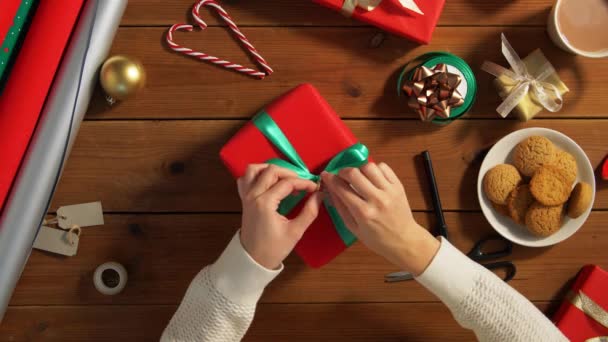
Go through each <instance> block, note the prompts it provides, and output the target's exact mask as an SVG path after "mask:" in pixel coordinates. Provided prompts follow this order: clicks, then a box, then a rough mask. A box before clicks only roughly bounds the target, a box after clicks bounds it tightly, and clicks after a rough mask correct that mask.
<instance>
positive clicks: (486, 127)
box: [52, 120, 608, 212]
mask: <svg viewBox="0 0 608 342" xmlns="http://www.w3.org/2000/svg"><path fill="white" fill-rule="evenodd" d="M244 124H245V121H242V120H221V121H220V120H194V121H193V120H186V121H183V120H179V121H175V120H167V121H109V122H105V121H95V122H91V121H89V122H85V123H84V124H83V125H82V128H81V130H80V134H79V136H78V141H77V142H76V145H75V147H74V150H73V151H72V154H71V157H70V160H69V161H68V163H67V168H66V170H65V175H64V177H63V179H62V180H61V183H60V186H59V188H58V192H57V195H56V196H55V199H54V201H53V205H52V208H56V207H57V206H60V205H66V204H71V203H81V202H86V201H95V200H101V201H102V202H103V206H104V209H105V210H106V211H115V212H133V211H134V212H151V211H152V212H226V211H228V212H235V211H239V210H240V202H239V199H238V196H237V193H236V191H235V189H236V188H235V181H234V180H233V179H232V178H231V176H230V174H229V173H228V171H227V170H226V168H225V167H224V165H223V164H222V163H221V161H220V159H219V155H218V154H219V150H220V148H221V146H222V145H223V144H224V143H225V142H226V141H227V140H228V139H229V138H230V137H231V136H232V135H233V134H234V133H235V132H236V131H237V130H238V129H239V128H240V127H242V126H243V125H244ZM346 124H347V125H348V126H349V127H350V128H351V129H352V130H353V132H354V133H355V135H356V136H357V137H358V138H359V139H360V141H361V142H363V143H364V144H366V145H367V146H368V147H369V149H370V151H371V154H372V156H373V157H374V160H376V161H384V162H386V163H388V164H389V165H391V166H392V167H393V168H394V169H395V172H396V173H397V175H398V176H399V177H400V178H401V180H402V181H403V183H404V184H405V188H406V190H407V192H408V195H409V199H410V204H411V205H412V207H413V208H414V209H416V210H429V209H431V202H430V194H429V187H428V183H427V178H426V175H425V171H424V168H423V163H422V161H421V160H420V159H419V158H417V156H418V155H419V154H420V153H421V152H422V151H423V150H429V151H430V152H431V154H432V156H433V163H434V165H435V172H436V176H437V182H438V185H439V190H440V193H441V199H442V201H443V205H444V209H446V210H477V209H479V203H478V200H477V192H476V184H477V174H478V171H479V167H480V165H481V160H482V157H483V151H484V149H486V148H487V147H489V146H491V145H492V144H493V143H494V142H496V141H497V140H498V139H500V138H501V137H503V136H504V135H506V134H508V133H510V132H512V131H514V130H517V129H520V128H524V127H532V126H540V127H547V128H552V129H556V130H559V131H561V132H563V133H564V134H566V135H568V136H570V137H572V138H573V139H575V140H576V141H577V142H578V143H579V144H580V145H581V146H582V148H583V149H584V150H585V152H586V153H587V155H588V156H589V158H590V160H591V164H592V166H593V167H597V166H598V165H599V164H600V163H601V161H602V159H603V158H604V156H605V153H606V150H605V147H606V146H607V145H608V135H606V134H604V132H606V131H607V130H608V121H606V120H534V121H532V122H530V123H528V124H522V123H519V122H517V121H508V122H505V121H500V120H468V121H467V120H460V121H457V122H455V123H453V124H451V125H449V126H446V127H439V126H435V125H429V124H426V123H423V122H420V121H406V120H347V121H346ZM260 162H263V161H260ZM595 208H597V209H606V208H608V191H606V189H605V186H604V185H602V184H601V183H600V187H599V188H598V192H597V198H596V201H595Z"/></svg>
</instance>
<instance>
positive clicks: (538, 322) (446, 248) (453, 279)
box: [416, 239, 568, 342]
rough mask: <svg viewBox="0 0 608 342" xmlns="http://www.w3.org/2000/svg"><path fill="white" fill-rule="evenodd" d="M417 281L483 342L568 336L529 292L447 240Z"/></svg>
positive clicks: (539, 339) (537, 339) (550, 338)
mask: <svg viewBox="0 0 608 342" xmlns="http://www.w3.org/2000/svg"><path fill="white" fill-rule="evenodd" d="M416 280H418V282H419V283H421V284H422V285H424V286H425V287H426V288H427V289H428V290H429V291H431V292H433V293H434V294H435V295H436V296H437V297H439V299H441V301H442V302H443V303H445V304H446V305H447V307H448V308H449V309H450V311H451V312H452V315H454V318H455V319H456V321H457V322H458V323H459V324H460V325H461V326H463V327H464V328H467V329H471V330H473V332H474V333H475V335H476V336H477V338H478V339H479V340H480V341H513V342H515V341H526V342H527V341H551V342H554V341H568V339H566V337H565V336H564V335H563V334H562V333H561V332H560V331H559V330H558V329H557V328H556V327H555V325H553V324H552V323H551V321H550V320H549V319H547V317H545V315H543V313H542V312H540V311H539V310H538V309H537V308H536V307H535V306H534V305H533V304H532V303H531V302H530V301H528V300H527V299H526V298H525V297H524V296H522V295H521V294H520V293H518V292H517V291H515V290H514V289H513V288H511V287H510V286H509V285H507V284H506V283H505V282H504V281H503V280H502V279H500V278H498V277H497V276H496V275H495V274H494V273H492V272H490V271H488V270H487V269H485V268H484V267H483V266H481V265H479V264H477V263H476V262H474V261H472V260H471V259H469V258H468V257H467V256H466V255H464V254H462V253H461V252H460V251H458V249H456V248H455V247H454V246H452V245H451V244H450V243H449V242H448V241H447V240H445V239H442V241H441V247H440V248H439V251H438V252H437V255H435V257H434V259H433V261H432V262H431V264H430V265H429V266H428V267H427V269H426V270H425V271H424V272H423V273H422V274H421V275H420V276H419V277H417V278H416Z"/></svg>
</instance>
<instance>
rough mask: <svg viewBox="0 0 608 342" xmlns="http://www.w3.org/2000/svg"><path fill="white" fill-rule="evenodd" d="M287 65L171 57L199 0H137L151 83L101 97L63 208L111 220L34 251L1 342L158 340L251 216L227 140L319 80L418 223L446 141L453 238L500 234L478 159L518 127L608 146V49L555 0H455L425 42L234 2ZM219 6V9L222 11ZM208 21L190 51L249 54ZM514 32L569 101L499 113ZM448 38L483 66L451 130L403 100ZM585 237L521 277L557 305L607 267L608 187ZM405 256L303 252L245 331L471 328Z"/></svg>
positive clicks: (528, 264) (233, 10)
mask: <svg viewBox="0 0 608 342" xmlns="http://www.w3.org/2000/svg"><path fill="white" fill-rule="evenodd" d="M224 3H225V7H226V8H227V10H228V11H229V12H230V14H231V15H232V16H233V17H234V19H235V20H236V21H237V23H238V24H240V25H241V27H242V28H243V30H244V32H245V33H246V34H247V35H248V36H249V38H250V39H251V40H252V41H253V42H254V43H255V45H256V47H258V48H259V50H260V51H261V52H262V53H263V55H264V56H265V57H266V58H267V60H268V61H269V62H270V63H271V65H272V66H273V67H274V69H275V70H276V73H275V74H274V75H272V76H271V77H270V78H268V79H266V80H264V81H256V80H253V79H250V78H246V77H244V76H241V75H237V74H236V73H231V72H227V71H224V70H221V69H219V68H215V67H212V66H209V65H206V64H203V63H201V62H198V61H196V60H193V59H190V58H185V57H182V56H180V55H177V54H175V53H171V52H170V51H168V49H167V48H166V47H165V46H164V44H163V41H164V33H165V31H166V29H167V27H168V26H169V25H170V24H172V23H175V22H182V21H184V20H187V19H186V18H185V17H186V14H187V13H188V12H189V8H190V6H191V5H192V0H175V1H159V0H156V1H151V0H150V1H145V0H131V1H130V3H129V6H128V9H127V13H126V14H125V16H124V19H123V21H122V27H121V28H120V30H119V31H118V35H117V37H116V40H115V42H114V47H113V49H112V51H113V53H121V54H129V55H133V56H137V57H139V58H141V59H142V60H143V62H144V64H145V65H146V69H147V71H148V75H149V78H148V85H147V87H146V89H144V90H143V91H142V92H141V93H140V94H139V95H138V96H137V98H135V99H132V100H128V101H125V102H124V103H121V104H119V105H116V106H114V107H112V108H109V107H107V106H106V105H105V104H104V103H103V100H102V98H101V95H100V94H96V96H95V98H94V100H93V104H92V106H91V109H90V110H89V113H88V115H87V120H86V121H85V122H84V123H83V124H82V128H81V130H80V133H79V136H78V141H77V142H76V145H75V147H74V150H73V152H72V154H71V157H70V159H69V162H68V164H67V168H66V170H65V173H64V175H63V178H62V180H61V184H60V186H59V189H58V191H57V194H56V196H55V199H54V201H53V204H52V208H51V209H52V210H55V209H56V208H57V207H58V206H60V205H66V204H74V203H82V202H87V201H96V200H101V201H102V203H103V207H104V210H105V219H106V224H105V226H103V227H97V228H90V229H85V230H84V234H83V237H82V239H81V241H80V250H79V252H78V255H77V256H75V257H72V258H62V257H57V256H55V255H50V254H45V253H42V252H39V251H34V252H33V253H32V256H31V257H30V260H29V262H28V264H27V267H26V268H25V271H24V272H23V276H22V277H21V280H20V282H19V285H18V287H17V289H16V290H15V293H14V295H13V298H12V302H11V306H10V308H9V310H8V312H7V314H6V317H5V319H4V322H3V323H2V324H1V325H0V341H29V340H32V341H34V340H35V341H41V340H43V341H44V340H52V341H84V340H87V341H95V340H100V341H107V340H116V341H140V340H156V339H157V338H158V337H159V336H160V333H161V331H162V330H163V328H164V326H165V325H166V323H167V321H168V319H169V318H170V316H171V315H172V313H173V312H174V310H175V309H176V306H177V304H178V303H179V301H180V299H181V297H182V296H183V294H184V291H185V290H186V287H187V286H188V284H189V282H190V280H191V279H192V278H193V277H194V275H195V274H196V273H197V272H198V271H199V270H200V269H201V268H202V267H203V266H204V265H207V264H209V263H211V262H213V261H214V259H215V258H217V256H218V255H219V253H220V252H221V251H222V250H223V248H224V247H225V245H226V244H227V242H228V241H229V239H230V237H231V236H232V235H233V233H234V231H235V229H236V228H237V227H238V226H239V220H240V214H239V211H240V204H239V200H238V197H237V194H236V190H235V185H234V181H233V180H232V179H231V177H230V175H229V174H228V172H227V171H226V170H225V169H224V167H223V166H222V164H221V163H220V160H219V158H218V151H219V149H220V147H221V146H222V144H224V142H225V141H226V140H227V139H228V138H229V137H230V136H231V135H232V134H233V133H234V132H236V131H237V130H238V129H239V127H241V126H242V125H243V124H244V123H245V122H246V120H247V119H248V118H250V117H251V116H252V115H253V114H254V113H255V112H256V111H257V109H259V108H260V107H262V106H264V105H265V104H266V103H268V102H269V101H271V100H272V99H273V98H274V97H276V96H278V95H280V94H281V93H283V92H285V91H287V90H288V89H290V88H292V87H294V86H295V85H297V84H299V83H302V82H310V83H313V84H314V85H315V86H316V87H317V88H318V89H319V90H320V91H321V93H322V94H323V96H324V97H325V98H326V99H327V101H328V102H329V103H330V104H331V105H332V106H333V107H334V108H335V110H336V111H337V112H338V113H339V114H341V115H342V117H343V118H344V119H345V121H346V123H347V125H348V126H349V127H350V128H351V129H352V130H353V131H354V133H355V134H356V135H357V136H358V137H359V138H360V140H361V141H362V142H364V143H365V144H367V145H368V146H369V147H370V149H371V151H372V153H373V155H374V158H375V159H376V160H380V161H386V162H387V163H389V164H390V165H392V166H393V167H394V168H395V170H396V172H397V174H398V175H399V176H400V178H401V180H402V181H403V183H404V184H405V187H406V190H407V192H408V195H409V198H410V202H411V204H412V206H413V208H414V209H415V211H416V214H415V215H416V218H417V219H419V220H420V221H421V222H422V223H424V224H425V225H427V226H430V225H432V216H431V214H430V209H431V202H430V195H429V192H428V189H427V183H426V178H425V177H424V170H423V168H422V164H421V163H420V162H417V161H415V156H416V155H417V154H418V153H420V152H421V151H422V150H425V149H429V150H430V151H431V152H432V154H433V158H434V163H435V165H436V174H437V176H438V180H439V190H440V192H441V195H442V199H443V202H444V208H445V209H446V218H447V221H448V225H449V227H450V231H451V234H452V237H453V239H452V241H453V243H454V244H455V245H456V246H457V247H458V248H460V249H461V250H467V249H468V248H470V247H471V246H472V244H473V242H474V241H475V240H477V239H478V238H480V237H481V236H482V235H485V234H488V233H490V232H492V228H491V227H490V226H489V225H488V224H487V223H486V220H485V219H484V217H483V216H482V214H481V212H480V210H479V205H478V202H477V197H476V196H477V195H476V192H475V182H476V179H477V172H478V169H479V166H480V161H479V160H477V159H476V158H475V156H476V153H477V152H478V151H479V150H480V149H483V148H484V147H487V146H489V145H491V144H492V143H493V142H495V141H496V140H497V139H499V138H501V137H502V136H504V135H505V134H507V133H509V132H512V131H514V130H517V129H520V128H524V127H533V126H541V127H548V128H552V129H557V130H559V131H561V132H563V133H565V134H567V135H568V136H570V137H572V138H573V139H575V140H576V141H577V142H578V143H579V144H580V145H581V146H582V147H583V149H584V150H585V151H586V152H587V154H588V156H589V158H590V159H591V162H592V163H593V165H594V167H596V166H598V165H599V164H600V162H601V161H602V159H603V158H604V156H605V155H606V152H608V149H606V147H607V145H608V139H607V138H606V135H604V134H603V133H605V132H606V131H608V121H607V120H606V119H608V109H606V108H608V97H607V96H605V93H604V92H605V90H606V89H607V88H606V83H607V82H608V65H607V64H606V60H593V59H588V58H582V57H575V56H572V55H569V54H567V53H565V52H563V51H561V50H559V49H558V48H556V47H554V46H553V45H552V44H551V42H550V41H549V38H548V36H547V34H546V32H545V23H546V18H547V15H548V12H549V9H550V6H551V4H552V1H551V0H526V1H523V0H520V1H500V0H496V1H487V0H448V1H447V4H446V6H445V9H444V11H443V14H442V16H441V20H440V23H439V27H438V28H437V29H436V31H435V34H434V38H433V41H432V44H430V45H428V46H418V45H416V44H413V43H410V42H408V41H406V40H404V39H401V38H398V37H395V36H392V35H389V34H385V33H383V32H382V31H380V30H378V29H376V28H373V27H368V26H365V25H363V24H361V23H360V22H357V21H353V20H350V19H346V18H343V17H341V16H340V14H338V13H334V12H332V11H329V10H327V9H325V8H322V7H320V6H318V5H315V4H313V3H311V2H310V1H307V0H302V1H284V0H265V1H262V0H248V1H236V0H231V1H228V0H226V1H224ZM208 17H209V15H208V14H207V13H205V18H208ZM210 22H212V23H213V25H212V27H210V28H209V29H208V30H207V31H206V32H205V33H200V32H196V33H193V34H180V35H179V38H180V40H181V41H183V42H184V43H187V44H188V45H189V46H192V47H198V48H201V49H204V51H208V52H210V53H211V52H212V53H214V54H217V55H219V56H225V57H227V58H228V59H231V60H234V61H245V59H244V58H245V57H243V54H242V52H241V51H240V49H239V48H238V47H237V45H236V44H233V43H232V41H231V40H230V38H229V34H228V33H227V31H226V29H225V28H224V27H219V26H218V24H219V22H218V21H217V20H216V19H215V18H213V19H210ZM501 32H504V33H505V34H506V35H507V36H508V38H509V40H510V41H511V43H512V44H513V46H514V47H515V49H516V50H517V51H518V52H519V53H520V54H521V55H522V56H523V55H526V54H527V53H529V52H531V51H532V50H533V49H535V48H538V47H540V48H542V50H543V52H544V53H545V54H546V55H547V56H548V57H549V59H550V60H551V61H552V62H553V64H554V65H555V67H556V69H557V70H558V72H559V74H560V76H561V77H562V80H563V81H564V82H565V83H566V84H567V85H568V87H569V88H570V90H571V91H570V93H568V94H567V95H566V105H565V106H564V108H563V110H562V111H561V112H559V113H555V114H552V113H548V112H544V113H542V114H541V115H539V116H538V117H537V118H536V119H535V120H533V121H531V122H529V123H525V124H524V123H519V122H517V121H515V120H503V119H499V118H498V115H497V114H496V113H495V107H496V106H497V105H498V103H499V98H498V95H497V93H496V91H495V90H494V89H493V88H492V86H491V81H492V78H491V76H489V75H487V74H485V73H483V72H481V71H480V70H479V67H480V65H481V63H482V62H483V61H484V60H491V61H496V62H500V63H503V64H504V63H505V62H504V59H503V58H502V57H501V55H500V46H499V44H500V33H501ZM433 50H445V51H450V52H452V53H455V54H457V55H459V56H462V57H463V58H464V59H465V60H467V61H468V62H469V63H470V64H471V66H472V67H473V69H474V70H475V71H476V73H477V78H478V81H479V86H480V92H479V96H478V97H477V102H476V104H475V106H474V109H473V110H472V112H470V113H469V114H468V115H467V116H466V117H465V118H463V119H461V120H458V121H457V122H455V123H453V124H451V125H449V126H447V127H436V126H434V125H429V124H425V123H421V122H420V121H419V120H418V119H417V118H416V117H415V116H414V115H412V114H408V113H406V112H407V110H406V108H404V107H403V106H402V105H399V104H398V103H397V101H396V99H395V80H396V77H397V74H398V71H399V69H400V67H401V66H402V65H403V64H405V63H406V62H407V61H408V60H410V59H411V58H413V57H416V56H418V55H420V54H421V53H424V52H427V51H433ZM605 184H606V183H601V182H600V183H599V185H598V192H597V199H596V201H595V205H594V211H593V213H592V214H591V216H590V218H589V221H588V222H587V223H586V224H585V226H584V227H583V228H582V229H581V230H580V231H579V232H578V233H577V234H576V235H574V236H573V237H572V238H570V239H568V240H567V241H565V242H563V243H561V244H559V245H557V246H554V247H551V248H534V249H531V248H524V247H516V248H515V251H514V255H513V257H512V259H513V260H514V262H515V263H516V264H517V267H518V274H517V276H516V278H515V279H514V280H513V281H511V283H510V284H511V285H512V286H514V287H515V288H516V289H517V290H518V291H520V292H521V293H523V294H524V295H525V296H526V297H527V298H529V299H530V300H532V301H533V302H534V303H535V305H537V306H539V307H540V308H541V309H542V310H545V312H547V313H548V314H552V313H553V312H554V310H555V308H556V306H557V305H558V304H559V303H560V301H561V300H562V298H563V295H564V294H565V291H566V290H567V289H568V286H569V284H570V281H571V279H572V278H573V277H574V276H575V274H576V272H577V271H578V270H579V269H580V268H581V266H583V265H584V264H587V263H596V264H599V265H600V266H602V267H608V236H606V235H605V232H606V229H607V228H606V227H607V225H608V212H606V210H607V209H608V192H607V191H606V190H605V188H606V185H605ZM109 260H116V261H119V262H121V263H123V264H124V265H125V266H126V267H127V268H128V271H129V283H128V286H127V288H126V289H125V291H124V292H123V293H121V294H120V295H117V296H114V297H105V296H103V295H101V294H99V293H98V292H97V291H96V290H95V288H94V287H93V284H92V274H93V270H94V269H95V268H96V267H97V266H98V265H99V264H101V263H103V262H106V261H109ZM394 270H395V268H394V267H392V266H391V265H390V264H388V263H387V262H385V261H384V260H383V259H382V258H380V257H378V256H376V255H374V254H373V253H371V252H370V251H368V250H367V249H366V248H365V247H364V246H363V245H362V244H356V245H355V246H353V247H352V248H350V249H349V250H348V251H347V252H346V253H344V254H342V255H341V256H339V257H338V258H337V259H336V260H335V261H333V262H332V263H331V264H329V265H327V266H326V267H324V268H322V269H320V270H314V269H309V268H307V267H306V266H304V265H303V263H302V262H301V261H300V260H299V259H298V257H297V256H290V257H289V258H288V260H287V262H286V268H285V271H284V273H283V274H282V275H281V276H280V277H279V278H278V279H277V280H276V281H275V282H274V283H272V285H271V286H270V287H269V288H268V289H267V291H266V293H265V294H264V297H263V298H262V300H261V304H260V305H259V308H258V313H257V316H256V318H255V320H254V323H253V326H252V327H251V329H250V331H249V333H248V335H247V338H246V340H250V341H271V340H272V341H274V340H277V341H287V340H289V341H318V340H327V341H338V340H353V339H355V340H373V341H397V340H408V341H410V340H411V341H417V340H420V341H428V340H439V339H442V338H443V339H445V338H449V340H454V341H456V340H471V339H473V335H472V334H471V333H470V332H469V331H466V330H464V329H462V328H460V327H459V326H458V325H457V324H456V323H455V321H454V320H453V319H452V317H451V315H450V313H449V311H448V310H447V309H446V308H445V307H444V306H443V304H441V303H440V302H438V300H437V298H435V297H434V296H433V295H431V294H430V293H428V292H427V291H426V290H424V289H423V288H422V287H421V286H420V285H418V284H417V283H415V282H407V283H401V284H385V283H384V282H383V281H382V278H383V275H384V274H385V273H387V272H390V271H394Z"/></svg>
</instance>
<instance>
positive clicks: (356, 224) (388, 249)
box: [322, 163, 440, 275]
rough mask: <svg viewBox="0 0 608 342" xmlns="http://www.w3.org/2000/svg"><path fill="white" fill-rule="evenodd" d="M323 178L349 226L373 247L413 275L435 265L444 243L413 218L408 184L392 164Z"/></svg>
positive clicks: (372, 165) (328, 175)
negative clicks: (393, 168) (406, 188)
mask: <svg viewBox="0 0 608 342" xmlns="http://www.w3.org/2000/svg"><path fill="white" fill-rule="evenodd" d="M322 180H323V184H324V186H325V187H326V189H327V192H328V193H329V195H330V199H331V201H332V203H333V205H334V206H335V207H336V209H337V210H338V212H339V213H340V216H341V217H342V219H343V220H344V223H345V224H346V226H347V227H348V228H349V229H350V230H351V231H352V233H353V234H355V236H357V238H358V239H359V240H361V241H362V242H363V243H364V244H365V245H366V246H367V247H368V248H370V249H371V250H373V251H374V252H376V253H378V254H380V255H382V256H383V257H385V258H386V259H387V260H389V261H390V262H392V263H393V264H395V265H397V266H398V267H400V268H401V269H402V270H405V271H408V272H411V273H413V274H414V275H419V274H421V273H422V272H423V271H424V270H425V269H426V267H427V266H428V265H429V264H430V263H431V261H432V260H433V257H434V256H435V254H436V253H437V250H438V249H439V245H440V242H439V241H438V240H437V239H436V238H434V237H433V236H432V235H431V234H430V233H429V232H428V231H427V230H426V229H425V228H423V227H422V226H420V225H419V224H418V223H417V222H416V221H415V220H414V217H413V215H412V210H411V209H410V206H409V203H408V200H407V196H406V194H405V190H404V188H403V185H402V184H401V182H400V181H399V178H398V177H397V176H396V175H395V173H394V172H393V170H392V169H391V168H390V167H389V166H388V165H386V164H384V163H380V164H378V165H376V164H374V163H368V164H367V165H365V166H363V167H361V168H345V169H342V170H341V171H340V172H339V174H338V175H333V174H330V173H326V172H325V173H323V174H322Z"/></svg>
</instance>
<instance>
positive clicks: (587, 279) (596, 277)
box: [553, 265, 608, 342]
mask: <svg viewBox="0 0 608 342" xmlns="http://www.w3.org/2000/svg"><path fill="white" fill-rule="evenodd" d="M553 320H554V322H555V325H557V327H558V328H559V330H561V331H562V333H564V335H566V337H568V338H569V339H570V341H572V342H578V341H587V340H588V339H591V338H594V337H598V336H608V272H606V271H604V270H602V269H601V268H599V267H598V266H595V265H587V266H585V267H583V268H582V269H581V271H580V272H579V274H578V276H577V278H576V281H575V282H574V285H573V286H572V290H571V291H570V293H569V294H568V296H567V299H566V300H565V301H564V303H563V304H562V306H561V307H560V308H559V310H558V311H557V313H556V314H555V317H554V319H553Z"/></svg>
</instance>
